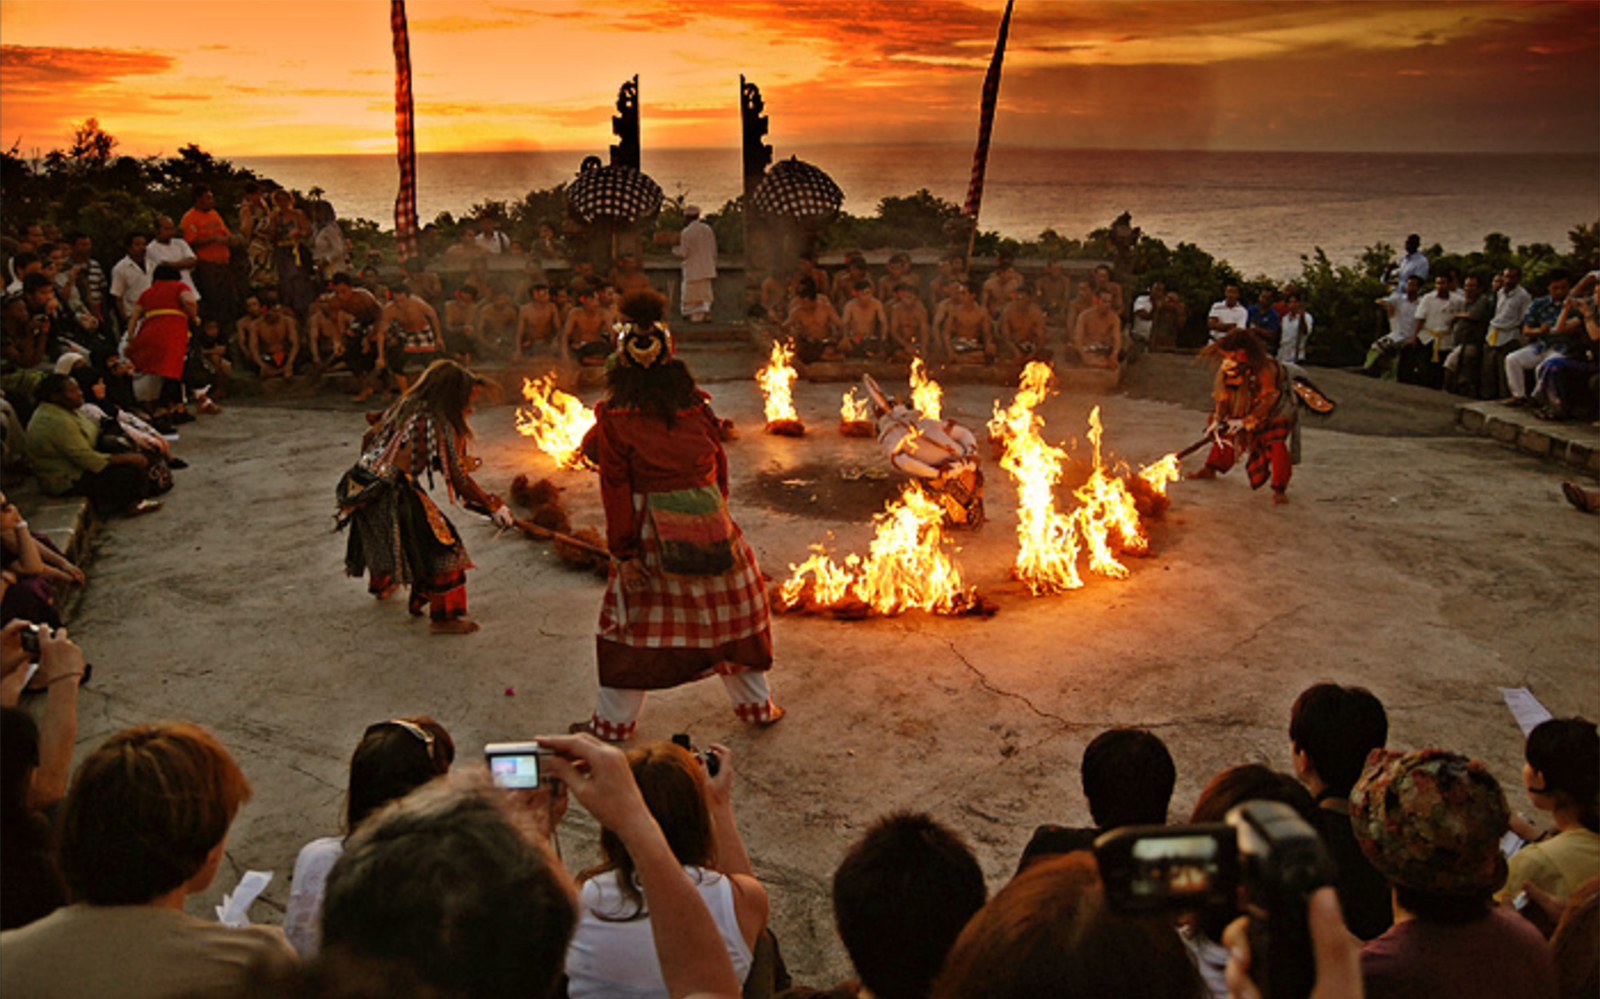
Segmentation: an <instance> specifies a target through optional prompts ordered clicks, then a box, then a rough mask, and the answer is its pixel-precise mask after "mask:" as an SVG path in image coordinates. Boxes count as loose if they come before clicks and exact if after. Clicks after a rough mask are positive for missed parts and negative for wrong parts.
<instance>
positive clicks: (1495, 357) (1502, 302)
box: [1478, 266, 1533, 399]
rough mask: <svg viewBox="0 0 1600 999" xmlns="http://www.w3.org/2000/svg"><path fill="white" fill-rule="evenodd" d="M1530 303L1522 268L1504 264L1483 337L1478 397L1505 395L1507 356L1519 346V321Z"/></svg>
mask: <svg viewBox="0 0 1600 999" xmlns="http://www.w3.org/2000/svg"><path fill="white" fill-rule="evenodd" d="M1532 305H1533V293H1532V292H1530V291H1528V289H1527V288H1525V287H1523V285H1522V268H1520V267H1515V266H1513V267H1507V268H1506V269H1505V270H1504V271H1503V272H1502V273H1501V275H1500V287H1499V289H1498V290H1497V291H1496V292H1495V296H1494V316H1493V317H1492V318H1491V319H1490V320H1489V334H1488V336H1487V337H1485V338H1484V348H1483V370H1482V377H1483V382H1482V384H1481V386H1480V387H1479V396H1478V397H1479V398H1480V399H1504V398H1505V397H1506V395H1507V394H1508V391H1509V390H1508V386H1507V381H1506V358H1507V357H1508V356H1509V355H1510V354H1512V353H1513V352H1514V351H1516V350H1517V348H1519V347H1521V346H1522V321H1523V319H1524V318H1525V317H1526V316H1527V315H1528V309H1529V308H1530V307H1532Z"/></svg>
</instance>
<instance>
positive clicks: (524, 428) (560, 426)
mask: <svg viewBox="0 0 1600 999" xmlns="http://www.w3.org/2000/svg"><path fill="white" fill-rule="evenodd" d="M522 397H523V398H524V399H526V400H527V402H528V405H527V406H526V407H525V408H522V409H518V410H517V433H519V434H522V435H523V436H524V437H531V438H532V439H533V443H534V446H535V447H537V448H538V449H539V450H541V451H543V452H544V453H545V454H548V455H549V456H550V457H551V458H553V459H555V462H556V464H558V465H560V466H561V467H562V468H582V467H584V464H585V462H584V457H583V435H584V434H586V433H588V432H589V428H590V427H592V426H594V422H595V417H594V413H593V411H591V410H590V409H589V407H587V406H585V405H584V404H583V403H582V402H581V401H579V400H578V399H576V398H574V397H573V396H570V395H568V394H567V393H565V392H563V391H561V390H560V389H558V388H556V387H555V376H554V375H545V376H544V377H543V378H529V379H524V380H523V383H522Z"/></svg>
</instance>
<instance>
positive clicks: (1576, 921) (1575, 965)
mask: <svg viewBox="0 0 1600 999" xmlns="http://www.w3.org/2000/svg"><path fill="white" fill-rule="evenodd" d="M1550 956H1551V958H1552V959H1553V960H1554V961H1555V963H1556V975H1557V976H1558V977H1559V978H1560V980H1561V999H1592V997H1593V996H1596V995H1600V878H1594V879H1591V880H1589V881H1586V882H1584V884H1583V885H1582V886H1581V887H1579V888H1578V890H1577V891H1575V892H1573V893H1572V895H1570V896H1569V897H1568V899H1567V904H1566V905H1565V906H1564V907H1563V908H1562V910H1561V913H1560V915H1559V916H1557V917H1556V931H1555V934H1554V935H1553V936H1552V937H1551V938H1550Z"/></svg>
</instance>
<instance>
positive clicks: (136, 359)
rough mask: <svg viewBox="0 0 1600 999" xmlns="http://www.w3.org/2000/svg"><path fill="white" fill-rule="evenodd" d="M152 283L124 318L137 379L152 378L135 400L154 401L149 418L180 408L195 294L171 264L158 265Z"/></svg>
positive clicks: (125, 351)
mask: <svg viewBox="0 0 1600 999" xmlns="http://www.w3.org/2000/svg"><path fill="white" fill-rule="evenodd" d="M152 277H153V278H154V281H153V282H152V283H151V285H150V287H148V288H146V289H145V291H144V294H142V295H140V296H139V301H138V303H137V304H136V305H135V306H134V308H133V315H132V316H131V317H129V319H130V321H129V327H128V343H127V347H126V348H125V349H124V351H123V352H124V353H125V354H126V355H127V357H128V360H130V361H132V362H133V365H134V367H135V368H137V369H138V371H139V373H140V374H141V375H144V376H146V378H148V379H150V380H152V382H153V384H151V385H150V387H149V388H148V389H146V391H144V392H142V393H140V398H141V399H146V400H155V404H156V405H155V408H154V409H151V410H149V412H150V415H151V417H152V418H158V417H160V416H162V415H164V414H165V413H166V412H168V411H176V410H182V409H183V363H184V358H185V356H186V355H187V352H188V349H189V324H190V323H193V322H195V321H196V320H197V318H198V315H197V311H198V303H197V302H196V301H195V293H194V291H193V290H192V289H191V288H189V287H188V286H187V285H186V284H185V283H184V282H183V280H182V279H181V278H180V277H179V274H178V270H177V268H176V267H174V266H173V265H172V264H159V265H157V266H156V269H155V273H154V274H153V275H152Z"/></svg>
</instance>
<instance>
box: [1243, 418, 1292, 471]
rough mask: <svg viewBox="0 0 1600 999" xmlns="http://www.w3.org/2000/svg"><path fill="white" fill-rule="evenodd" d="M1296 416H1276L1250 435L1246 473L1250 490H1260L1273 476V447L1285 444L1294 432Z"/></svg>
mask: <svg viewBox="0 0 1600 999" xmlns="http://www.w3.org/2000/svg"><path fill="white" fill-rule="evenodd" d="M1294 423H1295V414H1294V412H1293V411H1291V412H1290V413H1289V415H1287V416H1274V417H1273V418H1271V419H1270V420H1268V421H1267V422H1266V425H1265V426H1263V427H1262V428H1261V429H1259V430H1257V431H1256V432H1255V433H1253V434H1251V435H1250V451H1249V457H1248V458H1247V459H1246V462H1245V466H1244V467H1245V471H1246V472H1247V473H1248V474H1249V476H1250V488H1251V489H1260V488H1261V487H1262V486H1264V485H1266V484H1267V479H1269V478H1270V477H1271V475H1272V445H1274V444H1285V443H1286V442H1287V441H1288V440H1289V435H1290V434H1292V433H1293V432H1294Z"/></svg>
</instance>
